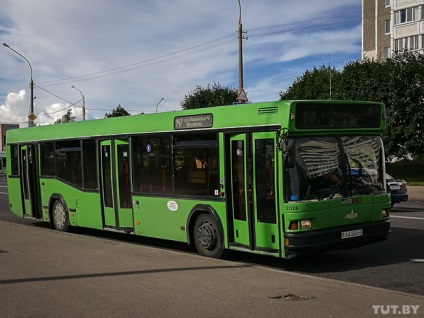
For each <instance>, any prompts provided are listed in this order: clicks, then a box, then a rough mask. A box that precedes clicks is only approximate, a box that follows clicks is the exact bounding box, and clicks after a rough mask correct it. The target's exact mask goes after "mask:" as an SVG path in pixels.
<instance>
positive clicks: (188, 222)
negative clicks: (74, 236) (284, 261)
mask: <svg viewBox="0 0 424 318" xmlns="http://www.w3.org/2000/svg"><path fill="white" fill-rule="evenodd" d="M384 128H385V109H384V105H383V104H380V103H372V102H353V101H333V100H320V101H275V102H265V103H253V104H241V105H231V106H219V107H213V108H200V109H193V110H182V111H174V112H164V113H158V114H147V115H146V114H140V115H136V116H126V117H116V118H107V119H98V120H89V121H82V122H73V123H66V124H60V125H49V126H40V127H31V128H23V129H15V130H9V131H7V136H6V144H7V151H6V153H7V180H8V187H9V191H8V192H9V205H10V209H11V211H12V212H13V213H15V214H17V215H18V216H20V217H23V218H34V219H40V220H44V221H47V222H49V223H50V224H51V226H52V228H55V229H57V230H59V231H67V230H68V229H69V227H70V226H75V227H77V226H78V227H87V228H94V229H100V230H109V231H118V232H122V233H128V234H133V235H140V236H144V237H153V238H159V239H165V240H174V241H179V242H186V243H188V244H190V245H194V246H195V247H196V249H197V251H198V252H199V253H200V254H201V255H205V256H209V257H216V258H218V257H220V256H221V254H222V252H223V250H224V249H228V250H239V251H247V252H252V253H258V254H267V255H273V256H276V257H281V258H292V257H295V256H298V255H302V254H308V253H316V252H321V251H329V250H336V249H343V248H351V247H356V246H361V245H364V244H368V243H372V242H377V241H382V240H385V239H386V238H387V235H388V234H389V233H390V219H389V208H390V197H389V195H388V194H387V192H386V184H385V178H384V175H385V165H384V161H385V159H384V148H383V143H382V138H381V136H382V134H383V131H384Z"/></svg>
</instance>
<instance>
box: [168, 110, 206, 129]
mask: <svg viewBox="0 0 424 318" xmlns="http://www.w3.org/2000/svg"><path fill="white" fill-rule="evenodd" d="M212 124H213V115H212V114H204V115H193V116H179V117H175V118H174V129H175V130H181V129H199V128H211V127H212Z"/></svg>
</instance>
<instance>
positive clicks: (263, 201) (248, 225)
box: [227, 132, 280, 254]
mask: <svg viewBox="0 0 424 318" xmlns="http://www.w3.org/2000/svg"><path fill="white" fill-rule="evenodd" d="M229 142H230V144H229V147H228V148H227V149H228V150H229V158H228V159H229V162H230V165H229V169H230V178H231V180H230V184H231V200H230V201H231V203H230V204H231V206H230V210H231V222H230V223H232V228H233V233H231V234H232V239H230V245H231V246H232V247H234V248H236V249H237V248H238V249H249V250H256V251H260V252H262V253H270V254H277V253H279V252H280V239H279V228H278V222H277V220H278V217H277V205H276V193H275V188H276V182H275V179H276V178H275V175H276V172H275V171H276V164H275V163H276V153H275V133H273V132H263V133H262V132H261V133H259V132H258V133H250V134H238V135H233V136H231V137H230V139H229Z"/></svg>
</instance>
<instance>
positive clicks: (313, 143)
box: [285, 136, 385, 201]
mask: <svg viewBox="0 0 424 318" xmlns="http://www.w3.org/2000/svg"><path fill="white" fill-rule="evenodd" d="M287 145H288V149H287V153H286V161H287V164H286V169H285V180H286V200H287V201H303V200H328V199H331V198H338V197H349V196H358V195H370V194H382V193H384V192H385V184H384V177H383V167H384V156H383V146H382V141H381V138H380V137H378V136H342V137H336V136H331V137H300V138H289V139H288V140H287Z"/></svg>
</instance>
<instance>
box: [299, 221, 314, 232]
mask: <svg viewBox="0 0 424 318" xmlns="http://www.w3.org/2000/svg"><path fill="white" fill-rule="evenodd" d="M311 227H312V221H311V220H302V221H300V228H301V229H302V230H304V229H310V228H311Z"/></svg>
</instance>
